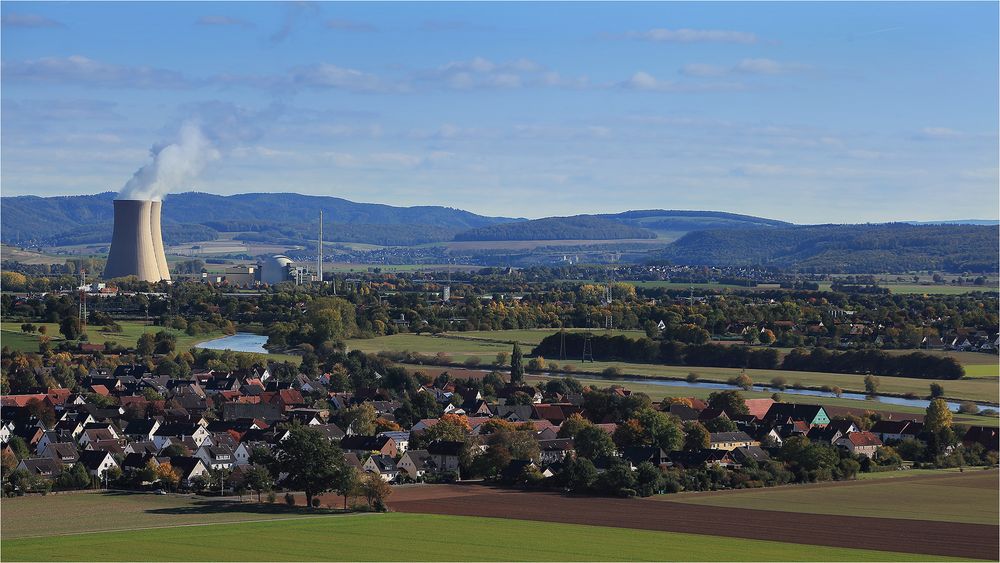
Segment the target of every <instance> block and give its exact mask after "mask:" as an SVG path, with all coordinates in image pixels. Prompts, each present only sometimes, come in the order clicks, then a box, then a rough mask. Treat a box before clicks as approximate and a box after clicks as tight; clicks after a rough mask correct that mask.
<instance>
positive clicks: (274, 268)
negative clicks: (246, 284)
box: [260, 254, 292, 285]
mask: <svg viewBox="0 0 1000 563" xmlns="http://www.w3.org/2000/svg"><path fill="white" fill-rule="evenodd" d="M291 265H292V260H291V259H290V258H289V257H287V256H285V255H284V254H275V255H274V256H270V257H268V258H267V259H265V260H264V263H263V264H262V265H261V267H260V281H261V282H262V283H266V284H268V285H274V284H276V283H281V282H284V281H288V280H289V279H290V278H289V275H288V267H289V266H291Z"/></svg>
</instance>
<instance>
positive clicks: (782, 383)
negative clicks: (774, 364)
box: [771, 375, 788, 391]
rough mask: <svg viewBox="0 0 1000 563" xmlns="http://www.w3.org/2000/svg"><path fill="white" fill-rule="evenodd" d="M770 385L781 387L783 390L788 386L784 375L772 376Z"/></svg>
mask: <svg viewBox="0 0 1000 563" xmlns="http://www.w3.org/2000/svg"><path fill="white" fill-rule="evenodd" d="M771 387H776V388H778V389H781V390H782V391H784V390H785V387H788V380H787V379H785V378H784V377H782V376H780V375H779V376H777V377H772V378H771Z"/></svg>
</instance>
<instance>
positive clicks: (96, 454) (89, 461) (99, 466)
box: [78, 450, 118, 479]
mask: <svg viewBox="0 0 1000 563" xmlns="http://www.w3.org/2000/svg"><path fill="white" fill-rule="evenodd" d="M78 463H80V464H81V465H83V466H84V467H86V468H87V471H88V472H89V473H90V474H91V475H93V476H95V477H97V478H98V479H101V478H103V477H104V474H105V473H107V471H108V470H109V469H112V468H116V467H118V463H117V462H116V461H115V458H114V457H113V456H112V455H111V453H109V452H104V451H98V450H84V451H82V452H80V459H79V461H78Z"/></svg>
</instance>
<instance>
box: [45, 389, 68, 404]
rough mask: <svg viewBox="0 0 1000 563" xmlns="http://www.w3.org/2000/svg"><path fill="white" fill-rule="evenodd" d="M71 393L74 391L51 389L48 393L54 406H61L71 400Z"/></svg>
mask: <svg viewBox="0 0 1000 563" xmlns="http://www.w3.org/2000/svg"><path fill="white" fill-rule="evenodd" d="M70 393H72V391H70V390H69V389H62V388H50V389H49V391H48V395H49V401H51V402H52V404H54V405H61V404H63V403H65V402H66V401H67V400H69V396H70Z"/></svg>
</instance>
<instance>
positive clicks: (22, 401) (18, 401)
mask: <svg viewBox="0 0 1000 563" xmlns="http://www.w3.org/2000/svg"><path fill="white" fill-rule="evenodd" d="M46 397H48V395H46V394H44V393H33V394H31V395H4V396H3V397H0V406H5V407H23V406H25V405H27V404H28V401H30V400H32V399H38V400H39V401H44V400H45V399H46Z"/></svg>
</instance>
